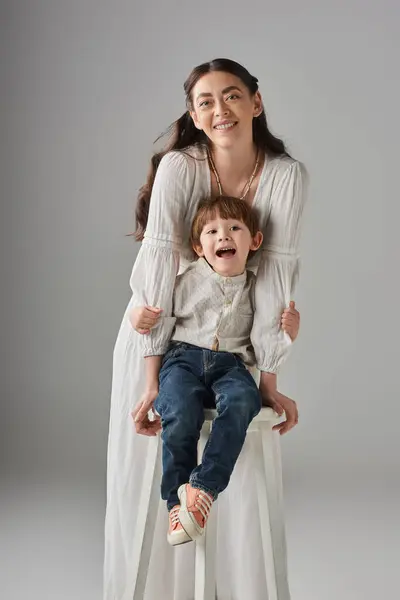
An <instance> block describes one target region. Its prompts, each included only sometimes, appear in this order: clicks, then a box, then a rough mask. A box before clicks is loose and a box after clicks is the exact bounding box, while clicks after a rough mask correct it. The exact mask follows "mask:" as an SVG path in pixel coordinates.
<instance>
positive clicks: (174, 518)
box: [169, 504, 180, 529]
mask: <svg viewBox="0 0 400 600" xmlns="http://www.w3.org/2000/svg"><path fill="white" fill-rule="evenodd" d="M179 509H180V506H179V504H177V505H176V506H174V507H173V508H171V510H170V511H169V518H170V522H171V527H172V529H174V527H176V525H178V523H179Z"/></svg>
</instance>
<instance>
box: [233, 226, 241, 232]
mask: <svg viewBox="0 0 400 600" xmlns="http://www.w3.org/2000/svg"><path fill="white" fill-rule="evenodd" d="M231 230H232V231H239V230H240V227H239V225H232V227H231Z"/></svg>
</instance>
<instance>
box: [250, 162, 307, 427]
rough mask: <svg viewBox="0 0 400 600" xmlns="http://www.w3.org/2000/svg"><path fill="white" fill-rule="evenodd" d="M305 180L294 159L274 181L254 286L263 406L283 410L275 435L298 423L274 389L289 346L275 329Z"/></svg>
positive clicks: (293, 262) (294, 250)
mask: <svg viewBox="0 0 400 600" xmlns="http://www.w3.org/2000/svg"><path fill="white" fill-rule="evenodd" d="M307 183H308V182H307V175H306V172H305V169H304V167H303V166H302V165H301V164H300V163H298V162H293V163H291V164H290V165H289V167H287V168H286V170H285V172H284V173H283V174H282V176H281V177H280V179H279V180H278V181H277V184H276V187H275V190H274V192H273V195H272V198H271V211H270V217H269V221H268V226H267V231H266V235H265V237H264V240H265V245H264V246H263V248H262V249H261V252H262V256H261V260H260V264H259V268H258V272H257V280H256V286H255V313H254V321H253V329H252V333H251V341H252V343H253V347H254V351H255V354H256V360H257V366H258V368H259V369H260V371H261V376H260V392H261V396H262V399H263V404H265V405H267V406H271V407H272V408H273V409H274V410H275V411H276V412H277V413H278V414H279V415H282V414H283V412H285V419H284V421H282V422H281V423H279V424H278V425H275V426H274V429H275V430H277V431H279V433H280V434H281V435H282V434H284V433H286V432H288V431H289V430H290V429H292V427H294V426H295V425H296V424H297V422H298V410H297V405H296V402H295V401H294V400H292V399H291V398H288V397H287V396H284V395H283V394H281V393H280V392H279V391H278V389H277V376H276V374H277V372H278V370H279V367H280V366H281V364H282V363H283V362H284V360H285V359H286V357H287V355H288V352H289V350H290V347H291V345H292V340H291V339H290V337H289V336H288V334H287V333H286V332H285V330H284V329H285V328H284V327H281V321H282V316H281V315H282V311H283V310H284V308H285V306H286V307H287V306H289V303H290V301H291V300H292V298H293V293H294V289H295V285H296V283H297V280H298V275H299V266H300V257H299V251H298V247H299V239H300V228H301V217H302V213H303V208H304V203H305V199H306V193H307ZM293 308H294V306H293Z"/></svg>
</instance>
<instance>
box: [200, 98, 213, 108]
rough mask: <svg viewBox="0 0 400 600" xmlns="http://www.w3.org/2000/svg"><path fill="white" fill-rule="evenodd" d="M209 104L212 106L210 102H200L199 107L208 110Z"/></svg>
mask: <svg viewBox="0 0 400 600" xmlns="http://www.w3.org/2000/svg"><path fill="white" fill-rule="evenodd" d="M209 104H210V101H209V100H204V101H203V102H200V104H199V106H200V108H206V107H207V106H208V105H209Z"/></svg>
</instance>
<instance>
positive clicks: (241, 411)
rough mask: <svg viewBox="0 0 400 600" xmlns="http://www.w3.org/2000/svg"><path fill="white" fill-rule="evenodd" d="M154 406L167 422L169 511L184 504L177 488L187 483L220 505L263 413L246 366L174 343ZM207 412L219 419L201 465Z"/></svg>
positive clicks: (164, 452) (164, 423) (165, 496)
mask: <svg viewBox="0 0 400 600" xmlns="http://www.w3.org/2000/svg"><path fill="white" fill-rule="evenodd" d="M154 406H155V409H156V410H157V412H158V413H159V414H160V415H161V422H162V436H161V437H162V441H163V450H162V459H163V476H162V482H161V496H162V498H163V499H164V500H166V501H167V507H168V510H170V509H171V508H172V507H173V506H175V505H176V504H179V499H178V494H177V491H178V488H179V486H180V485H182V484H183V483H187V482H188V481H189V482H190V483H191V485H192V486H193V487H195V488H200V489H202V490H204V491H206V492H208V493H209V494H210V495H211V496H212V497H213V498H214V499H216V498H217V496H218V494H219V493H220V492H222V491H223V490H224V489H225V488H226V487H227V485H228V483H229V479H230V477H231V474H232V471H233V468H234V466H235V463H236V461H237V458H238V456H239V454H240V451H241V449H242V446H243V443H244V440H245V438H246V431H247V427H248V426H249V424H250V422H251V421H252V419H253V418H254V417H255V416H256V415H257V414H258V412H259V411H260V409H261V396H260V392H259V390H258V388H257V385H256V383H255V381H254V379H253V377H252V376H251V375H250V373H249V371H248V370H247V369H246V367H245V365H244V363H243V362H242V360H241V359H240V358H239V357H237V356H236V355H235V354H231V353H229V352H213V351H212V350H206V349H204V348H199V347H197V346H192V345H191V344H186V343H181V342H178V343H173V344H172V345H171V346H170V348H169V350H168V352H167V353H166V354H165V356H164V358H163V362H162V367H161V370H160V388H159V394H158V396H157V398H156V400H155V404H154ZM204 408H216V409H217V413H218V415H217V417H216V418H215V420H214V423H213V427H212V431H211V434H210V437H209V439H208V442H207V445H206V447H205V450H204V454H203V459H202V462H201V464H200V465H197V443H198V440H199V437H200V430H201V427H202V425H203V422H204Z"/></svg>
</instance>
